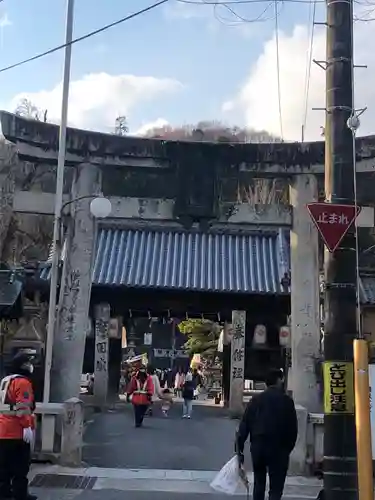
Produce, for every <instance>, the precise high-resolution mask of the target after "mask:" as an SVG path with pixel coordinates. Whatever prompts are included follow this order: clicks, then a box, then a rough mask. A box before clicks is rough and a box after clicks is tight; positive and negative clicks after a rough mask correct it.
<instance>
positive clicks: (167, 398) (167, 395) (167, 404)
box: [161, 389, 173, 417]
mask: <svg viewBox="0 0 375 500" xmlns="http://www.w3.org/2000/svg"><path fill="white" fill-rule="evenodd" d="M172 403H173V394H172V392H171V391H170V389H164V390H163V399H162V402H161V411H162V412H163V414H164V416H165V417H168V413H169V410H170V409H171V406H172Z"/></svg>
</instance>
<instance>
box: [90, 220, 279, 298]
mask: <svg viewBox="0 0 375 500" xmlns="http://www.w3.org/2000/svg"><path fill="white" fill-rule="evenodd" d="M281 250H282V249H281V242H280V237H279V235H278V233H271V234H260V233H255V234H209V233H198V232H183V231H154V230H119V229H101V230H100V231H99V235H98V243H97V249H96V256H95V265H94V275H93V283H94V284H95V285H112V286H121V285H124V286H128V287H147V288H164V289H179V290H192V291H194V290H195V291H217V292H242V293H271V294H279V293H282V287H281V283H280V282H281V278H282V277H283V274H284V272H285V271H283V265H282V263H281V262H280V254H281ZM284 265H285V263H284Z"/></svg>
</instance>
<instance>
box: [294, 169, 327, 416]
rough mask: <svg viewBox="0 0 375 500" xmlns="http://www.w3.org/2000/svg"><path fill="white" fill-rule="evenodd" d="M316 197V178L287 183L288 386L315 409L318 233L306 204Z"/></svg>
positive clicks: (296, 399) (299, 402)
mask: <svg viewBox="0 0 375 500" xmlns="http://www.w3.org/2000/svg"><path fill="white" fill-rule="evenodd" d="M314 201H318V187H317V179H316V177H315V176H314V175H311V174H300V175H297V176H296V177H295V178H294V179H293V183H292V184H291V186H290V203H291V205H292V207H293V227H292V229H291V231H290V247H291V347H292V369H291V376H290V379H289V380H290V389H291V390H292V393H293V399H294V402H295V404H297V405H301V406H303V407H304V408H306V409H307V410H308V411H309V412H314V411H319V409H320V403H319V388H318V384H317V378H316V372H315V366H316V363H315V361H316V358H317V357H318V356H319V351H320V348H319V338H320V310H319V254H318V242H319V235H318V231H317V229H316V228H315V226H314V224H313V223H312V221H311V219H310V215H309V213H308V210H307V208H306V205H307V204H308V203H311V202H314Z"/></svg>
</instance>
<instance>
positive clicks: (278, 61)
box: [275, 0, 284, 141]
mask: <svg viewBox="0 0 375 500" xmlns="http://www.w3.org/2000/svg"><path fill="white" fill-rule="evenodd" d="M275 41H276V71H277V98H278V104H279V121H280V137H281V140H282V141H284V132H283V115H282V111H281V85H280V53H279V12H278V7H277V0H275Z"/></svg>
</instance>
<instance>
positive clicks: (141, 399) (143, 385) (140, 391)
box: [127, 368, 154, 427]
mask: <svg viewBox="0 0 375 500" xmlns="http://www.w3.org/2000/svg"><path fill="white" fill-rule="evenodd" d="M127 394H128V397H130V396H131V401H132V404H133V408H134V420H135V426H136V427H142V424H143V419H144V416H145V414H146V412H147V409H148V407H149V405H150V403H151V400H152V395H153V394H154V384H153V382H152V378H151V377H150V375H147V371H146V369H145V368H141V369H140V370H139V371H138V373H137V374H136V375H135V377H133V378H132V379H131V381H130V384H129V387H128V390H127Z"/></svg>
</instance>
